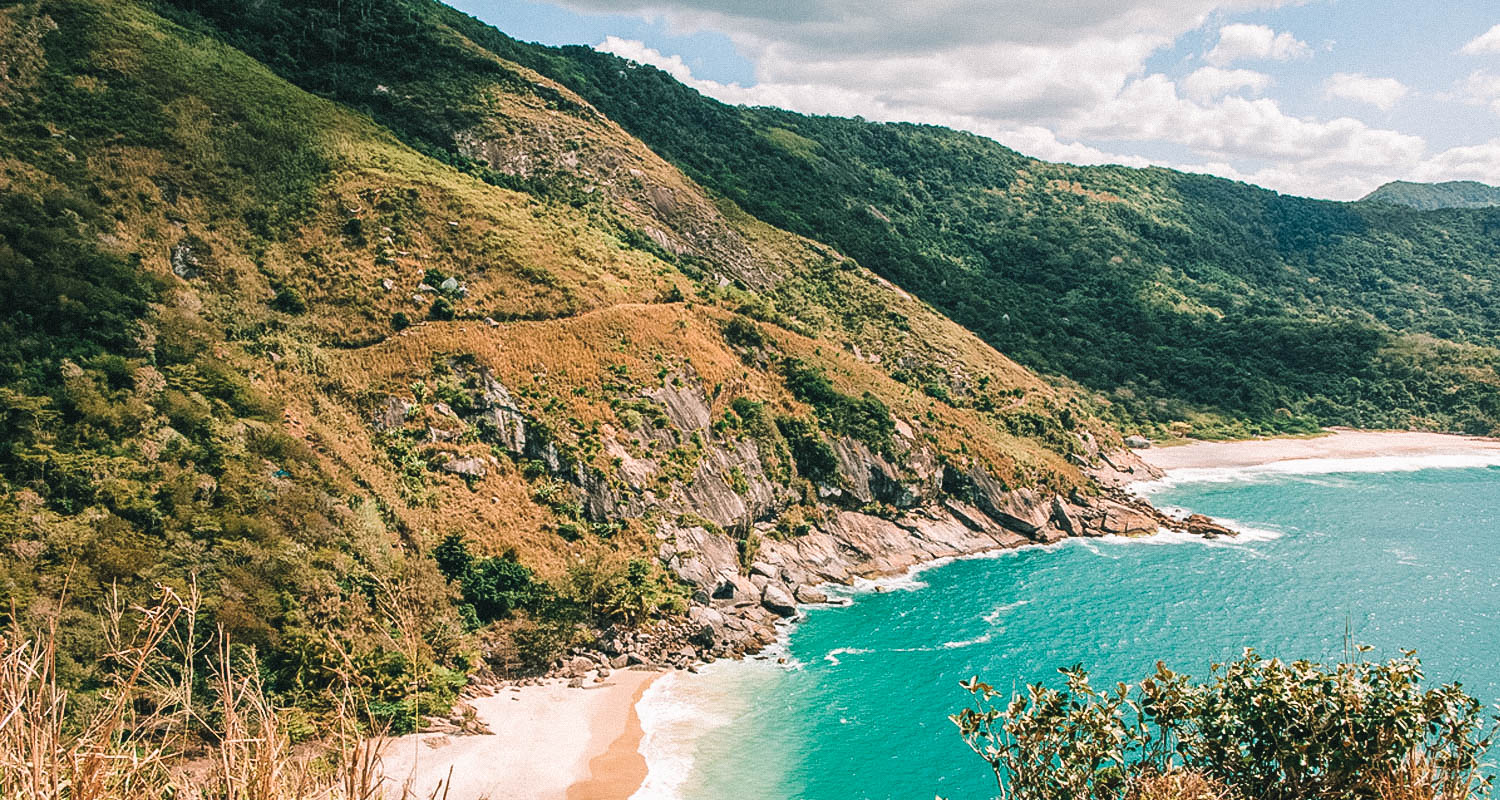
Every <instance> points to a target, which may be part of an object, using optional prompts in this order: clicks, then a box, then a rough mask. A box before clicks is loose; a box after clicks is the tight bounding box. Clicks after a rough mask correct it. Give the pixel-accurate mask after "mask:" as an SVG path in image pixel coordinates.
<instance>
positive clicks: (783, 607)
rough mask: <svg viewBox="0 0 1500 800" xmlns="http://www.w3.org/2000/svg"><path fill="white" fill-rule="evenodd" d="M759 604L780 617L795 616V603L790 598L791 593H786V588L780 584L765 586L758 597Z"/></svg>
mask: <svg viewBox="0 0 1500 800" xmlns="http://www.w3.org/2000/svg"><path fill="white" fill-rule="evenodd" d="M760 604H761V605H763V606H765V607H766V610H767V611H770V612H771V613H772V614H775V615H777V616H780V617H794V616H796V615H797V601H796V600H795V599H793V598H792V593H791V592H789V591H787V588H786V586H785V585H783V584H780V583H768V584H766V588H765V591H763V592H762V593H761V596H760Z"/></svg>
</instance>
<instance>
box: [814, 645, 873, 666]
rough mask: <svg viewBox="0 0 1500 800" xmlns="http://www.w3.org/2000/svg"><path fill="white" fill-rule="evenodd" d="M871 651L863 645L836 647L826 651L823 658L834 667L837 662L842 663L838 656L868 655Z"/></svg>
mask: <svg viewBox="0 0 1500 800" xmlns="http://www.w3.org/2000/svg"><path fill="white" fill-rule="evenodd" d="M871 652H873V651H871V650H870V649H868V648H865V647H836V648H834V649H832V650H830V651H828V653H827V654H826V655H824V656H823V660H824V661H827V662H828V663H830V664H832V665H834V666H835V667H836V666H838V665H839V664H841V663H843V662H842V661H840V660H839V656H863V655H868V654H869V653H871Z"/></svg>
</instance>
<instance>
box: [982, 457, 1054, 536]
mask: <svg viewBox="0 0 1500 800" xmlns="http://www.w3.org/2000/svg"><path fill="white" fill-rule="evenodd" d="M969 477H970V479H971V480H972V481H973V484H974V489H975V495H976V496H975V498H974V499H975V501H976V503H977V504H978V506H979V510H981V511H983V512H984V513H986V514H988V515H989V516H990V517H991V518H992V519H994V520H995V521H996V522H998V523H1000V524H1001V525H1003V526H1005V527H1007V528H1010V529H1011V530H1013V531H1016V532H1018V533H1024V534H1026V535H1027V536H1030V535H1031V534H1034V533H1036V532H1037V531H1039V530H1041V529H1042V527H1043V526H1044V525H1046V524H1047V520H1048V519H1049V518H1050V517H1051V516H1052V513H1051V511H1052V509H1051V503H1050V502H1048V500H1047V498H1044V497H1041V496H1040V495H1038V494H1037V493H1036V492H1034V491H1032V490H1031V489H1027V488H1019V489H1010V490H1007V489H1006V488H1005V486H1004V485H1003V484H1001V483H1000V482H999V481H997V480H995V479H994V478H992V477H990V475H989V473H988V472H986V471H984V470H983V469H976V470H974V471H973V472H972V473H970V476H969Z"/></svg>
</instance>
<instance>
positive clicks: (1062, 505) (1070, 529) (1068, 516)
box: [1052, 496, 1080, 536]
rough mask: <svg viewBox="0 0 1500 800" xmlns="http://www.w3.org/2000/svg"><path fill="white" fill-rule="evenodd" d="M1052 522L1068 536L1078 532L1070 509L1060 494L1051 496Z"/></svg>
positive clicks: (1075, 534) (1077, 526) (1076, 523)
mask: <svg viewBox="0 0 1500 800" xmlns="http://www.w3.org/2000/svg"><path fill="white" fill-rule="evenodd" d="M1052 524H1054V525H1056V526H1057V527H1058V529H1059V530H1061V531H1062V532H1063V533H1065V534H1067V535H1068V536H1077V535H1078V534H1079V530H1080V528H1079V525H1078V522H1077V520H1075V519H1074V515H1073V511H1072V509H1070V508H1068V504H1067V502H1066V501H1064V500H1063V499H1062V497H1061V496H1058V497H1054V498H1052Z"/></svg>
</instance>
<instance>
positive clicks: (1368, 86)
mask: <svg viewBox="0 0 1500 800" xmlns="http://www.w3.org/2000/svg"><path fill="white" fill-rule="evenodd" d="M1409 91H1410V90H1408V89H1407V88H1406V84H1404V83H1402V82H1401V81H1398V80H1396V79H1395V78H1372V77H1370V76H1368V75H1360V74H1358V73H1352V72H1339V73H1335V74H1333V75H1332V76H1330V77H1329V78H1328V80H1326V81H1324V83H1323V93H1324V94H1325V95H1326V96H1328V97H1339V98H1343V99H1345V100H1353V101H1355V102H1358V103H1368V104H1370V105H1372V106H1375V107H1376V108H1378V109H1380V110H1381V111H1390V110H1391V109H1392V108H1394V107H1395V106H1396V103H1398V102H1400V101H1401V98H1403V97H1405V96H1406V95H1407V93H1408V92H1409Z"/></svg>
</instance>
